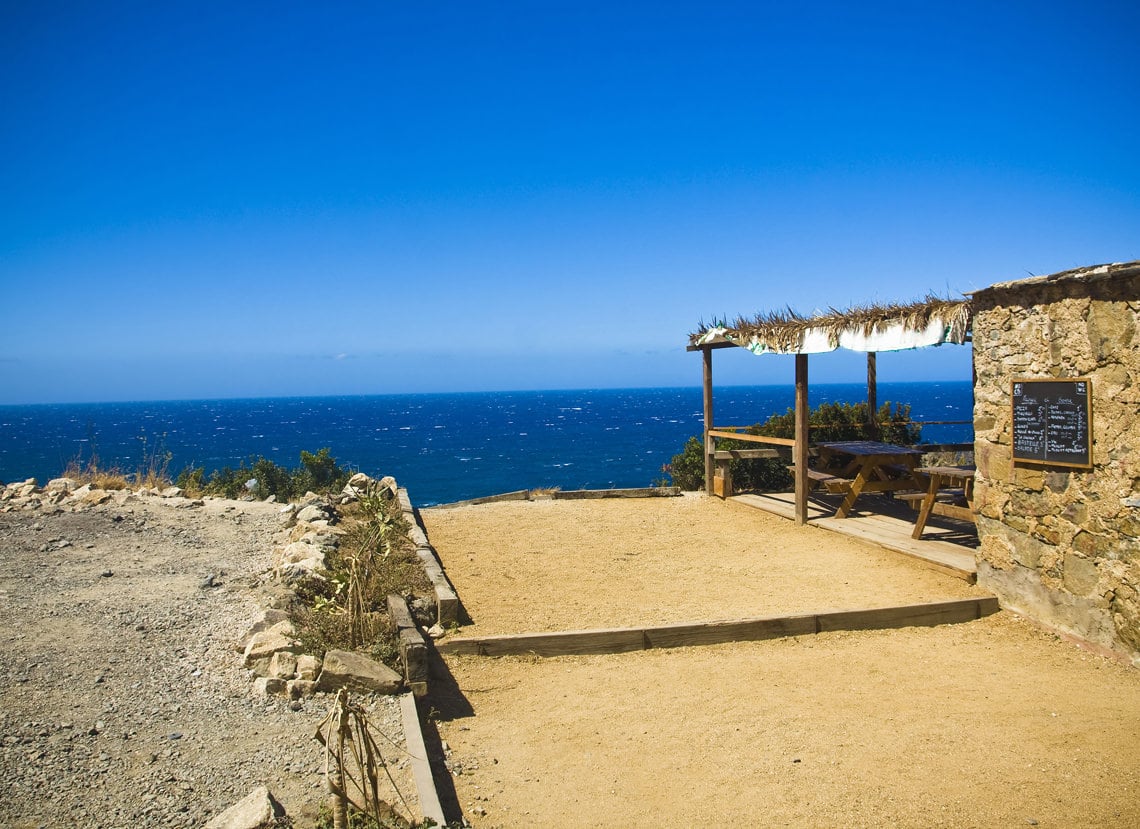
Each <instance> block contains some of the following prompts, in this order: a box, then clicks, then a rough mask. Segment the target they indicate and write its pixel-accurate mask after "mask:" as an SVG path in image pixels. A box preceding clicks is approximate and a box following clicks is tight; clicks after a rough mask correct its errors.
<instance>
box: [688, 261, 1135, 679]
mask: <svg viewBox="0 0 1140 829" xmlns="http://www.w3.org/2000/svg"><path fill="white" fill-rule="evenodd" d="M970 340H972V342H973V364H974V415H973V422H974V457H975V461H976V464H977V472H976V486H975V491H974V502H973V509H972V511H973V513H974V517H975V520H976V523H977V528H978V539H979V547H978V550H977V554H976V556H977V577H978V584H979V585H981V586H983V587H986V588H988V589H990V590H992V591H993V592H994V593H995V594H996V595H997V596H998V598H999V599H1000V601H1001V604H1002V606H1003V607H1006V608H1009V609H1012V610H1015V611H1017V612H1019V613H1021V614H1023V615H1025V616H1027V617H1029V618H1031V619H1034V620H1035V621H1037V622H1039V623H1041V624H1043V625H1045V626H1047V627H1050V628H1052V629H1054V630H1057V631H1059V632H1061V633H1064V634H1067V635H1071V636H1073V637H1075V638H1076V639H1078V640H1080V641H1083V642H1085V643H1086V644H1091V645H1092V646H1094V647H1096V648H1098V649H1100V650H1102V651H1105V652H1109V653H1112V654H1114V655H1117V656H1120V657H1123V658H1124V659H1126V660H1129V661H1131V662H1132V663H1133V664H1135V665H1138V666H1140V261H1134V262H1127V263H1116V264H1107V265H1095V266H1091V267H1085V268H1078V269H1075V270H1070V271H1063V272H1060V273H1055V274H1052V275H1049V276H1035V277H1030V278H1028V279H1020V280H1015V281H1010V282H999V283H996V284H994V285H991V286H990V287H988V288H984V289H982V290H979V291H975V292H974V293H973V294H972V295H971V296H970V298H969V299H968V300H965V299H964V300H961V301H953V300H939V299H934V298H931V299H928V300H926V301H924V302H918V303H913V304H910V305H895V306H885V307H875V308H855V309H851V310H850V311H842V312H840V311H831V312H829V313H827V314H820V315H815V316H810V317H801V316H799V315H796V314H794V313H791V312H784V313H777V314H768V315H762V316H759V317H756V318H753V319H743V318H742V319H738V320H737V321H736V322H734V323H732V324H731V325H730V324H728V323H719V324H715V325H702V326H701V327H700V330H698V331H697V332H696V333H694V334H692V335H691V337H690V341H689V350H691V351H700V352H701V353H702V356H703V360H704V403H705V411H704V414H705V430H704V432H705V453H706V463H705V474H706V483H707V484H709V491H710V492H711V481H712V471H713V460H714V456H715V451H716V450H715V441H716V439H717V438H718V437H733V438H737V439H740V440H753V441H759V442H761V443H763V442H769V443H771V442H782V443H786V444H790V445H791V447H792V452H793V456H794V458H795V463H796V474H795V487H796V496H795V498H796V507H795V517H796V521H797V523H804V521H806V517H807V491H808V483H809V482H808V478H807V450H808V429H807V416H808V406H807V383H808V372H807V365H808V363H807V361H808V355H809V354H817V353H820V352H825V351H831V350H834V349H836V348H849V349H853V350H856V351H866V352H868V369H869V370H868V391H869V394H868V398H869V402H871V403H872V407H873V401H874V390H873V386H874V353H875V352H876V351H887V350H899V349H905V348H918V347H922V346H929V345H939V344H942V343H964V342H967V341H970ZM730 346H731V347H741V348H747V349H748V350H749V351H752V352H753V353H755V354H768V353H774V354H794V355H795V357H796V437H795V440H794V441H776V439H774V438H760V437H755V436H751V435H742V434H738V433H737V432H736V431H734V430H733V429H726V428H723V427H720V428H718V427H716V426H714V425H713V399H712V352H713V351H714V350H715V349H717V348H724V347H730Z"/></svg>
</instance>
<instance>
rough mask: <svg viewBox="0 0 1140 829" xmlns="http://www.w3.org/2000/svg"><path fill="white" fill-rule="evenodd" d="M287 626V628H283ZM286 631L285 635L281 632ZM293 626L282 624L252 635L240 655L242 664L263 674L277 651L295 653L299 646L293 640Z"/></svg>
mask: <svg viewBox="0 0 1140 829" xmlns="http://www.w3.org/2000/svg"><path fill="white" fill-rule="evenodd" d="M285 625H288V628H285V627H284V626H285ZM286 629H287V630H288V631H289V633H288V634H285V633H284V632H283V630H286ZM292 631H293V625H292V624H290V623H288V622H282V623H281V624H280V625H276V626H274V627H273V628H270V629H269V630H263V631H260V632H259V633H255V634H253V636H251V637H250V639H249V643H248V644H247V645H246V646H245V652H244V654H243V655H242V664H243V665H244V666H245V667H247V668H249V669H251V670H253V671H254V672H256V673H258V674H264V673H265V672H266V671H267V670H268V669H269V660H271V659H272V658H273V654H275V653H277V652H278V651H292V652H293V653H296V652H297V651H298V650H299V649H300V647H301V645H300V643H299V642H298V641H297V640H296V639H294V638H293V633H292Z"/></svg>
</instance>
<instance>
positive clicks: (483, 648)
mask: <svg viewBox="0 0 1140 829" xmlns="http://www.w3.org/2000/svg"><path fill="white" fill-rule="evenodd" d="M998 610H1000V608H999V606H998V600H997V598H996V597H993V596H987V597H982V598H977V599H954V600H950V601H945V602H931V603H928V604H917V605H901V606H896V607H882V608H872V609H869V610H833V611H825V612H822V613H802V614H794V615H791V616H772V617H765V618H753V619H733V620H724V621H713V622H682V623H680V624H672V625H661V626H658V627H639V628H611V629H599V630H574V631H558V632H554V633H522V634H510V635H503V636H480V637H472V638H470V639H462V638H456V639H448V640H446V641H441V642H437V643H436V650H438V651H439V652H440V653H444V654H470V655H476V656H507V655H521V654H532V655H535V656H567V655H576V654H606V653H628V652H630V651H639V650H649V649H651V648H679V647H688V646H695V645H716V644H722V643H725V642H750V641H758V640H762V639H777V638H781V637H785V636H804V635H807V634H814V633H824V632H831V631H840V630H882V629H886V628H899V627H912V626H922V627H932V626H934V625H943V624H954V623H957V622H969V621H973V620H975V619H980V618H982V617H983V616H989V615H991V614H993V613H997V612H998Z"/></svg>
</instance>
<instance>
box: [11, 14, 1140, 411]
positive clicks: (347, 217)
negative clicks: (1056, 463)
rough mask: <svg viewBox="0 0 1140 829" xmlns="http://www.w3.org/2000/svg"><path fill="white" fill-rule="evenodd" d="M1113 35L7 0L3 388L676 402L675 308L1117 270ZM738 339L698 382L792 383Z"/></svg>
mask: <svg viewBox="0 0 1140 829" xmlns="http://www.w3.org/2000/svg"><path fill="white" fill-rule="evenodd" d="M1137 31H1140V6H1138V5H1137V4H1136V3H1134V2H1091V3H1090V2H1087V0H1086V1H1085V2H1071V3H1070V2H1054V3H1050V2H1035V3H1019V2H1013V3H973V2H953V3H938V2H930V3H918V2H900V3H868V4H856V3H850V4H848V3H773V4H769V3H762V2H755V3H719V4H718V3H708V2H701V3H670V2H655V3H643V4H642V3H620V2H604V3H593V2H585V1H584V0H575V2H567V3H556V2H529V3H494V2H487V3H470V2H433V3H398V4H397V3H385V2H376V3H360V4H350V3H342V4H316V3H295V2H276V3H253V2H251V3H225V4H212V3H208V2H196V3H193V4H179V3H159V4H156V3H138V4H131V3H114V2H105V3H87V4H78V3H46V2H45V3H23V4H19V3H6V4H4V5H3V9H2V10H0V84H2V85H0V297H2V300H0V403H33V402H66V401H98V400H132V399H178V398H200V397H244V396H265V395H308V394H380V393H389V392H418V391H466V390H496V389H526V388H582V387H612V386H657V385H694V384H696V383H698V382H699V378H700V360H699V358H698V357H697V356H696V355H693V354H687V353H686V352H685V350H684V346H685V342H686V337H687V334H688V332H689V331H691V330H692V329H693V328H695V327H696V325H697V323H698V322H700V321H701V320H702V319H704V320H707V319H711V318H713V317H718V316H725V315H727V316H736V315H737V314H751V313H754V312H756V311H761V310H769V309H777V308H784V307H787V306H790V307H792V308H795V309H796V310H799V311H802V312H810V311H812V310H815V309H823V308H826V307H828V306H837V307H844V306H847V305H850V304H853V303H865V302H869V301H875V300H884V301H890V300H911V299H915V298H918V297H921V296H923V295H925V294H926V293H927V292H931V291H933V292H936V293H938V294H940V295H952V296H953V295H958V294H960V293H962V292H965V291H970V290H973V289H976V288H981V287H985V286H986V285H989V284H992V283H993V282H996V281H1001V280H1006V279H1016V278H1019V277H1022V276H1027V275H1029V274H1030V273H1034V274H1043V273H1051V272H1055V271H1059V270H1064V269H1067V268H1071V267H1077V266H1081V265H1088V264H1094V263H1100V262H1112V261H1127V260H1132V259H1137V258H1140V152H1137V149H1136V147H1137V138H1136V136H1137V135H1140V106H1137V104H1138V102H1140V53H1138V52H1137V50H1136V49H1135V48H1134V35H1135V33H1136V32H1137ZM733 351H734V353H731V354H730V353H727V352H720V353H718V355H717V378H716V379H717V382H718V383H724V384H740V383H782V382H790V380H791V367H790V363H788V362H786V361H785V360H784V359H783V358H770V357H753V356H751V355H748V354H746V353H744V352H742V351H735V350H733ZM969 365H970V357H969V350H968V348H955V347H944V348H942V349H937V350H926V351H924V352H911V353H906V354H894V355H881V356H880V359H879V376H880V378H881V379H883V380H910V379H963V380H965V379H969V376H970V369H969ZM862 371H863V369H862V360H861V358H860V357H858V356H856V355H838V354H837V355H828V356H821V357H818V358H814V359H813V361H812V379H813V380H815V381H829V380H830V381H858V380H859V379H861V377H862Z"/></svg>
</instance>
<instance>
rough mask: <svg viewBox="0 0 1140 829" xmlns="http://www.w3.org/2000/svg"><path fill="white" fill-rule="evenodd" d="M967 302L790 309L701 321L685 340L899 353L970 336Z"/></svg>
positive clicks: (696, 344) (763, 350)
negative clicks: (810, 312) (814, 311)
mask: <svg viewBox="0 0 1140 829" xmlns="http://www.w3.org/2000/svg"><path fill="white" fill-rule="evenodd" d="M970 321H971V315H970V303H969V302H968V301H967V300H952V299H941V298H938V297H935V296H928V297H927V298H926V299H924V300H922V301H920V302H912V303H909V304H895V305H865V306H856V307H854V308H850V309H848V310H846V311H838V310H836V309H834V308H830V309H828V311H827V312H826V313H817V314H813V315H812V316H802V315H800V314H797V313H796V312H795V311H793V310H791V309H790V308H789V309H787V310H785V311H776V312H771V313H767V314H758V315H757V316H755V317H752V318H745V317H739V318H738V319H737V320H736V321H735V322H733V323H731V324H729V323H728V322H727V321H723V322H718V323H712V324H706V323H703V322H702V323H701V325H700V327H699V328H698V329H697V331H696V332H694V333H693V334H691V335H690V336H689V347H690V349H696V348H702V347H708V346H714V345H738V346H740V347H742V348H747V349H748V350H749V351H752V352H753V353H754V354H816V353H820V352H824V351H834V350H835V349H836V348H848V349H851V350H853V351H899V350H902V349H908V348H920V347H923V346H928V345H941V344H942V343H944V342H952V343H959V344H961V343H964V342H966V341H967V339H968V338H969V334H970Z"/></svg>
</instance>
